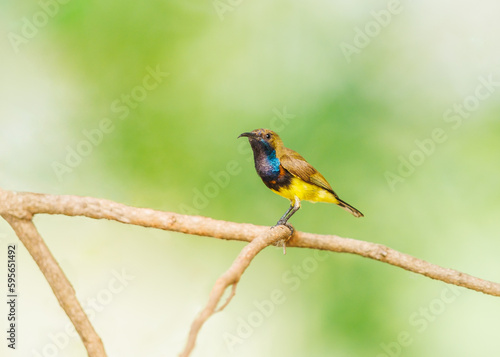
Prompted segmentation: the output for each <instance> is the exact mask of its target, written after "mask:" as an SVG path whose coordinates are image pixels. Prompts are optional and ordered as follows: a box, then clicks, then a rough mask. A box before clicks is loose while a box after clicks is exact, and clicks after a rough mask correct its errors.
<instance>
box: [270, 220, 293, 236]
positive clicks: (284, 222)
mask: <svg viewBox="0 0 500 357" xmlns="http://www.w3.org/2000/svg"><path fill="white" fill-rule="evenodd" d="M278 226H285V227H287V228H288V229H289V230H290V237H291V236H293V232H295V229H294V228H293V226H292V225H291V224H290V223H287V222H286V221H282V220H279V221H278V223H276V224H275V225H274V226H272V227H271V229H273V228H274V227H278Z"/></svg>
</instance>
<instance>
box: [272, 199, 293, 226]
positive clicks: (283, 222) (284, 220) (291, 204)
mask: <svg viewBox="0 0 500 357" xmlns="http://www.w3.org/2000/svg"><path fill="white" fill-rule="evenodd" d="M292 209H293V203H292V202H290V207H288V210H287V211H286V212H285V214H284V215H283V216H281V218H280V220H279V221H278V223H276V225H277V226H281V225H282V224H285V223H286V221H288V219H286V216H288V213H290V211H291V210H292Z"/></svg>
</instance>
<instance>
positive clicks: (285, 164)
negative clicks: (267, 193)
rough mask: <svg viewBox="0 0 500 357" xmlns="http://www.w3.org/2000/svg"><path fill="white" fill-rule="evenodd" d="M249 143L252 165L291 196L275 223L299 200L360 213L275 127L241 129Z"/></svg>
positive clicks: (285, 218) (291, 212)
mask: <svg viewBox="0 0 500 357" xmlns="http://www.w3.org/2000/svg"><path fill="white" fill-rule="evenodd" d="M241 137H247V138H248V141H249V142H250V146H251V147H252V151H253V156H254V162H255V169H256V171H257V174H258V175H259V176H260V178H261V179H262V181H263V182H264V184H265V185H266V186H267V187H268V188H270V189H271V191H273V192H274V193H277V194H278V195H280V196H283V197H285V198H287V199H289V200H290V207H289V208H288V210H287V211H286V212H285V214H284V215H283V216H282V217H281V218H280V219H279V221H278V222H277V223H276V226H279V225H286V226H288V227H289V228H290V230H291V232H292V234H293V228H292V227H291V226H290V225H289V224H288V223H287V222H288V220H289V219H290V217H292V216H293V215H294V214H295V212H297V211H298V210H299V209H300V203H301V201H303V200H305V201H310V202H328V203H335V204H336V205H338V206H340V207H342V208H343V209H345V210H346V211H347V212H349V213H351V214H352V215H354V216H355V217H363V216H364V215H363V213H361V212H360V211H358V210H357V209H356V208H354V207H353V206H351V205H350V204H348V203H347V202H345V201H342V200H341V199H340V198H339V196H338V195H337V194H336V193H335V192H334V191H333V189H332V187H331V186H330V184H329V183H328V181H326V179H325V178H324V177H323V175H321V174H320V173H319V172H318V170H316V169H315V168H314V167H312V165H311V164H309V163H308V162H307V161H306V159H304V158H303V157H302V156H301V155H300V154H299V153H297V152H296V151H293V150H292V149H289V148H287V147H285V146H284V145H283V141H282V140H281V138H280V137H279V136H278V134H276V133H275V132H274V131H272V130H269V129H255V130H253V131H250V132H245V133H242V134H240V135H239V136H238V138H241Z"/></svg>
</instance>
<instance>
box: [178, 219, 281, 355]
mask: <svg viewBox="0 0 500 357" xmlns="http://www.w3.org/2000/svg"><path fill="white" fill-rule="evenodd" d="M290 233H291V232H290V230H289V229H288V228H286V227H285V226H278V227H275V228H273V229H270V230H268V232H266V233H265V234H263V235H261V236H260V237H257V238H255V239H254V240H252V241H251V242H250V243H249V244H247V245H246V246H245V247H244V248H243V250H242V251H241V252H240V254H239V255H238V256H237V257H236V259H235V260H234V262H233V264H232V265H231V267H230V268H229V269H228V270H227V271H226V272H225V273H224V274H222V275H221V276H220V278H219V279H217V281H216V282H215V285H214V287H213V288H212V291H211V292H210V296H209V299H208V303H207V305H206V306H205V308H204V309H203V311H201V312H200V314H199V315H198V317H197V318H196V319H195V320H194V321H193V323H192V325H191V331H190V332H189V336H188V341H187V343H186V347H184V351H182V353H181V354H180V355H179V356H180V357H188V356H189V355H190V354H191V351H192V350H193V348H194V345H195V342H196V338H197V336H198V333H199V331H200V329H201V327H202V326H203V324H204V323H205V321H206V320H207V319H208V318H209V317H210V316H212V315H213V314H214V312H218V311H222V310H223V309H224V308H225V307H226V306H227V305H228V304H229V302H230V301H231V299H232V298H233V297H234V294H235V292H236V285H237V284H238V282H239V281H240V278H241V276H242V275H243V273H244V272H245V270H246V268H248V266H249V265H250V263H251V262H252V260H253V258H255V256H256V255H257V254H258V253H259V252H260V251H261V250H262V249H264V248H265V247H267V246H268V245H271V244H273V243H276V242H277V241H279V240H282V239H284V238H286V237H288V236H290ZM229 286H232V289H231V293H230V295H229V297H228V298H227V300H226V302H225V303H224V305H222V306H221V307H220V308H219V309H218V310H215V309H216V307H217V305H218V304H219V302H220V300H221V298H222V295H223V294H224V291H226V289H227V288H228V287H229Z"/></svg>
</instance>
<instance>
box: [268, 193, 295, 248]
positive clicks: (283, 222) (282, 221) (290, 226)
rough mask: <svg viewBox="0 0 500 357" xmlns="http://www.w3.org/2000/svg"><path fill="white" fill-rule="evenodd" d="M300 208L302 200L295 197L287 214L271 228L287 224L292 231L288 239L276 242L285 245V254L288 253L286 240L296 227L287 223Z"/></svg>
mask: <svg viewBox="0 0 500 357" xmlns="http://www.w3.org/2000/svg"><path fill="white" fill-rule="evenodd" d="M299 208H300V200H299V199H298V197H295V200H294V202H291V204H290V207H289V208H288V210H287V211H286V212H285V214H284V215H283V216H282V217H281V218H280V220H279V221H278V223H276V225H275V226H273V227H271V228H274V227H276V226H281V225H283V226H287V227H288V229H289V230H290V232H291V234H290V236H289V237H288V238H287V239H282V240H280V241H278V242H276V245H279V244H280V243H281V244H282V245H283V254H286V242H287V240H288V239H290V238H291V237H292V236H293V232H294V231H295V229H294V228H293V227H292V225H291V224H289V223H287V222H288V220H289V219H290V217H292V215H293V214H294V213H295V212H297V211H298V210H299Z"/></svg>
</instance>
